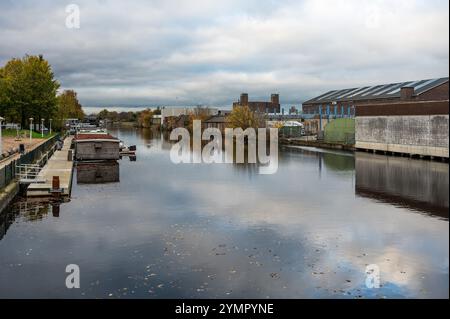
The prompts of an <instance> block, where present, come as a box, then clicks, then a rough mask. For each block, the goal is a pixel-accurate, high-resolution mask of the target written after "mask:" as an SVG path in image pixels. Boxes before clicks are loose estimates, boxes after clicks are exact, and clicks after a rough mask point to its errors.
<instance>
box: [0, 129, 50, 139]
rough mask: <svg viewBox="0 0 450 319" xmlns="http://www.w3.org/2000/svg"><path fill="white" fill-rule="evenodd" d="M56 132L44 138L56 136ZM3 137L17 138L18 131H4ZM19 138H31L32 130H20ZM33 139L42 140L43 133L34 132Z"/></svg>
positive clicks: (45, 135)
mask: <svg viewBox="0 0 450 319" xmlns="http://www.w3.org/2000/svg"><path fill="white" fill-rule="evenodd" d="M56 134H57V133H56V132H52V134H49V133H47V134H44V137H43V138H49V137H52V136H54V135H56ZM2 136H4V137H16V136H17V130H10V129H8V130H2ZM19 136H21V137H22V138H24V137H30V130H19ZM33 138H42V135H41V132H35V131H33Z"/></svg>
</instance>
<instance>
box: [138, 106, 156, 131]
mask: <svg viewBox="0 0 450 319" xmlns="http://www.w3.org/2000/svg"><path fill="white" fill-rule="evenodd" d="M152 117H153V112H152V111H151V110H150V109H146V110H143V111H141V112H139V117H138V125H139V127H144V128H149V127H150V126H151V120H152Z"/></svg>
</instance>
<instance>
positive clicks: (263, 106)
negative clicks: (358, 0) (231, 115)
mask: <svg viewBox="0 0 450 319" xmlns="http://www.w3.org/2000/svg"><path fill="white" fill-rule="evenodd" d="M237 106H248V107H249V108H250V110H252V111H254V112H261V113H280V95H279V94H271V95H270V102H267V101H249V100H248V94H247V93H242V94H241V97H240V99H239V101H237V102H234V103H233V108H235V107H237Z"/></svg>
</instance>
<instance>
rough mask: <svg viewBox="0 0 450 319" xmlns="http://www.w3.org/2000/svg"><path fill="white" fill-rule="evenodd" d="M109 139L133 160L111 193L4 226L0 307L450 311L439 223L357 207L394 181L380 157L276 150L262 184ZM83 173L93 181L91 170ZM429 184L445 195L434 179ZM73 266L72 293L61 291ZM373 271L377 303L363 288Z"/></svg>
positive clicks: (387, 206)
mask: <svg viewBox="0 0 450 319" xmlns="http://www.w3.org/2000/svg"><path fill="white" fill-rule="evenodd" d="M119 133H120V137H121V138H122V139H123V140H124V141H126V142H127V143H129V144H136V145H138V156H139V161H137V162H129V161H127V160H125V161H123V160H122V161H120V162H119V165H120V174H121V176H120V183H101V184H92V182H89V183H87V184H85V183H76V184H74V186H73V190H72V196H73V198H72V200H71V201H70V202H69V203H63V204H61V205H60V207H59V210H60V212H59V213H58V212H55V211H54V208H50V207H49V206H47V208H43V207H40V208H37V209H36V208H32V209H31V211H33V212H34V211H35V210H37V211H38V212H39V213H38V214H37V215H34V217H30V213H29V212H27V211H22V212H20V206H19V205H16V206H14V207H15V210H14V212H12V211H10V215H9V216H10V217H9V218H7V219H6V220H7V221H6V222H2V223H0V225H1V226H0V227H1V228H0V229H2V230H3V238H2V239H1V240H0V283H1V285H0V297H34V298H35V297H60V298H61V297H62V298H135V297H138V298H267V297H269V298H383V297H388V298H406V297H416V298H433V297H438V298H448V289H449V288H448V221H447V220H443V219H440V218H435V217H434V216H428V215H424V214H417V213H416V211H415V210H414V211H413V210H411V207H408V206H405V205H402V206H401V207H400V206H399V205H397V204H395V203H392V202H390V201H389V200H384V201H380V200H379V199H377V200H374V199H373V198H371V197H367V196H360V195H359V191H360V185H361V183H365V185H366V188H367V187H368V188H373V185H378V184H377V183H376V182H374V179H375V180H376V177H375V175H380V174H381V173H380V172H379V171H377V170H381V172H383V171H384V170H388V171H390V172H391V174H392V168H391V167H390V166H389V167H386V166H381V167H378V168H377V169H374V167H377V163H378V160H377V158H376V157H374V158H372V159H369V158H367V159H365V160H363V161H360V158H359V157H358V154H357V155H356V156H357V157H356V158H355V156H353V154H351V153H341V152H335V151H327V150H317V149H310V148H309V149H308V148H305V149H301V148H300V149H285V150H282V151H281V152H280V157H279V159H280V161H279V164H280V165H279V170H278V172H277V173H276V174H274V175H260V174H258V170H257V169H256V165H243V164H239V165H230V164H228V165H215V164H211V165H207V164H186V165H175V164H173V163H172V162H171V161H170V158H169V153H168V150H170V145H171V144H170V143H168V142H167V141H166V140H165V139H164V138H162V137H161V136H160V135H157V134H154V133H148V132H147V133H145V132H144V131H143V132H142V135H140V133H139V131H136V130H122V131H120V132H119ZM114 135H116V134H114ZM416 162H417V164H412V165H419V166H420V165H424V163H425V161H416ZM361 163H363V165H359V164H361ZM419 163H422V164H419ZM389 165H390V164H389ZM426 165H428V164H426V163H425V166H423V167H422V168H424V169H425V168H426ZM394 166H395V165H394ZM419 166H417V167H416V168H417V172H416V171H415V170H414V169H413V170H412V172H413V174H416V173H417V174H419V173H423V172H422V169H420V168H419ZM383 167H384V168H383ZM86 170H87V171H89V173H87V174H86V175H88V176H90V177H91V179H89V178H88V180H91V181H92V176H94V177H95V176H96V174H97V173H95V172H96V171H97V168H95V169H94V170H93V171H94V173H92V172H91V171H92V169H86ZM432 170H434V171H436V169H434V168H433V169H432ZM367 171H373V174H371V175H370V177H369V178H366V177H364V176H365V175H364V174H366V172H367ZM425 171H426V169H425ZM414 172H416V173H414ZM82 173H83V172H82ZM355 175H356V176H357V178H358V181H357V182H355ZM425 175H427V176H428V178H429V179H430V180H432V181H433V182H432V183H431V184H432V185H435V186H433V187H442V185H441V182H436V181H434V180H435V179H436V178H437V179H439V178H442V176H441V175H440V173H439V174H438V175H436V174H434V173H433V174H428V173H426V174H425ZM102 178H103V175H102ZM384 178H385V179H389V176H384ZM95 179H97V177H96V178H95ZM95 179H94V180H95ZM360 179H361V180H360ZM400 179H402V178H400ZM444 180H445V179H444ZM367 181H368V182H367ZM415 182H416V183H419V182H420V183H422V184H423V183H424V182H423V181H422V179H418V180H417V179H416V180H415ZM356 183H357V184H358V187H357V188H356ZM405 183H406V182H405ZM436 183H437V184H436ZM447 183H448V179H447ZM422 184H419V185H416V187H417V188H420V187H421V186H420V185H422ZM383 185H384V184H379V187H384V186H383ZM403 187H404V183H403V182H402V183H400V184H399V185H397V184H395V183H394V186H391V187H390V188H389V187H388V189H390V190H391V191H392V192H397V193H402V191H401V190H402V189H403ZM433 187H432V188H433ZM355 188H356V191H357V194H358V196H355ZM447 189H448V186H447ZM424 192H425V188H424ZM408 194H409V196H416V198H417V196H422V195H421V194H420V192H416V193H414V192H409V193H408ZM414 194H418V195H414ZM439 196H443V197H442V198H441V197H436V198H435V199H434V200H433V201H434V202H435V203H437V202H444V203H447V204H446V205H447V206H448V195H447V196H444V195H443V194H440V195H439ZM422 197H423V196H422ZM419 198H420V197H419ZM425 198H427V197H426V196H425ZM40 205H42V204H40ZM440 205H442V204H440ZM444 206H445V204H444ZM50 212H51V213H50ZM39 216H40V217H39ZM54 216H59V217H54ZM2 221H3V220H2ZM4 229H8V233H7V234H6V235H4V234H5V231H4ZM69 263H76V264H78V265H79V266H80V268H81V269H82V274H83V275H82V276H81V278H82V279H81V289H76V290H75V289H72V290H69V289H65V286H64V281H65V272H64V270H65V267H66V265H67V264H69ZM373 263H374V264H377V265H379V267H380V269H381V271H382V287H381V288H380V289H375V290H374V289H368V288H366V287H365V275H366V274H365V267H366V265H367V264H373ZM32 274H40V275H39V276H33V275H32ZM42 287H45V289H42Z"/></svg>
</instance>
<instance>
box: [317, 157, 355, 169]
mask: <svg viewBox="0 0 450 319" xmlns="http://www.w3.org/2000/svg"><path fill="white" fill-rule="evenodd" d="M323 162H324V164H325V166H326V167H327V168H328V169H329V170H332V171H353V170H355V158H354V157H353V156H347V155H341V154H334V153H323Z"/></svg>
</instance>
